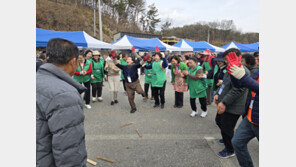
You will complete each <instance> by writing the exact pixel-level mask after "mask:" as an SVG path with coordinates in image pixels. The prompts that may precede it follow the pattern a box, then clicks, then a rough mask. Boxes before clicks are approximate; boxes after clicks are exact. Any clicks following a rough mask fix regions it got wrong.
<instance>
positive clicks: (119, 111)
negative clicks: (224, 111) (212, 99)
mask: <svg viewBox="0 0 296 167" xmlns="http://www.w3.org/2000/svg"><path fill="white" fill-rule="evenodd" d="M143 83H144V77H143V76H141V84H142V85H143ZM120 84H121V85H120V91H119V94H118V97H119V98H118V99H119V103H118V104H116V105H114V106H111V105H110V102H111V101H110V97H109V92H108V89H109V85H108V83H107V82H104V85H105V86H104V87H103V98H104V100H103V102H95V103H91V105H92V109H90V110H88V109H84V110H85V131H86V147H87V153H88V158H89V159H91V160H94V161H96V162H97V163H98V164H97V165H96V166H100V167H111V166H116V167H175V166H176V167H183V166H184V167H195V166H196V167H232V166H239V165H238V162H237V160H236V157H232V158H229V159H220V158H219V157H218V156H217V155H216V153H217V152H218V151H221V150H222V149H223V148H224V147H223V145H220V144H218V143H217V140H218V139H219V138H221V135H220V132H219V129H218V127H217V126H216V124H215V121H214V120H215V115H216V112H215V105H214V104H212V105H210V106H208V111H209V112H208V115H207V117H205V118H201V117H199V116H198V117H194V118H191V117H190V116H189V114H190V113H191V109H190V104H189V94H188V92H187V93H185V94H184V107H183V108H182V109H175V108H173V102H174V91H173V87H172V85H171V84H167V87H166V92H165V97H166V103H165V108H164V109H160V108H158V109H154V108H153V107H152V106H153V101H150V100H148V101H147V102H144V101H143V100H142V96H140V95H137V96H136V100H135V102H136V105H137V108H138V111H137V112H136V113H134V114H130V113H129V111H130V106H129V104H128V100H127V96H125V95H124V93H123V87H122V83H120ZM149 95H150V94H149ZM197 105H198V107H200V105H199V104H198V101H197ZM198 109H199V108H198ZM240 121H241V119H240V120H239V122H240ZM130 122H133V124H132V125H129V126H126V127H122V128H121V125H123V124H127V123H130ZM239 122H238V124H239ZM238 124H237V125H238ZM137 129H138V130H139V131H140V133H141V135H142V138H140V137H139V136H138V134H137V132H136V130H137ZM249 150H250V153H251V156H252V158H253V161H254V165H255V166H256V167H258V166H259V145H258V141H257V139H253V140H252V141H251V142H250V143H249ZM98 155H100V156H102V157H105V158H108V159H111V160H114V163H110V162H106V161H103V160H98V159H97V158H96V157H97V156H98ZM87 166H88V167H90V166H92V165H91V164H87Z"/></svg>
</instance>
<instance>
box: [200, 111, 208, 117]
mask: <svg viewBox="0 0 296 167" xmlns="http://www.w3.org/2000/svg"><path fill="white" fill-rule="evenodd" d="M207 114H208V112H207V111H203V112H202V113H201V114H200V116H201V117H203V118H204V117H206V116H207Z"/></svg>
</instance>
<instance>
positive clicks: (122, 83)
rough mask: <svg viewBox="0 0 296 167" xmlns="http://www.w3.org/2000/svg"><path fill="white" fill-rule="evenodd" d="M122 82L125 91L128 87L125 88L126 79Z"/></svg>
mask: <svg viewBox="0 0 296 167" xmlns="http://www.w3.org/2000/svg"><path fill="white" fill-rule="evenodd" d="M122 84H123V89H124V91H126V88H125V80H122Z"/></svg>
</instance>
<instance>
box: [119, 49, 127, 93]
mask: <svg viewBox="0 0 296 167" xmlns="http://www.w3.org/2000/svg"><path fill="white" fill-rule="evenodd" d="M119 57H120V59H119V61H120V64H121V65H123V66H126V65H127V63H126V60H127V58H128V54H127V53H125V52H123V53H120V54H119ZM120 79H121V80H122V84H123V89H124V94H125V95H126V96H127V92H126V87H125V83H126V81H125V79H124V76H123V70H121V71H120Z"/></svg>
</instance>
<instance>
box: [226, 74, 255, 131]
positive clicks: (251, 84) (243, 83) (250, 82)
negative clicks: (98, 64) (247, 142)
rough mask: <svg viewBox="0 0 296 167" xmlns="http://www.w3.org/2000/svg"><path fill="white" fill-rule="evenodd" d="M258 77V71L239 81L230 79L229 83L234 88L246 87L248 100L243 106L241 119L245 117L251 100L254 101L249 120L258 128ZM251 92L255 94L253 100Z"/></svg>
mask: <svg viewBox="0 0 296 167" xmlns="http://www.w3.org/2000/svg"><path fill="white" fill-rule="evenodd" d="M258 77H259V70H257V71H255V72H254V73H253V74H251V75H247V74H246V75H244V76H243V77H242V78H241V79H240V80H237V79H235V78H234V77H231V81H232V83H233V84H234V86H236V87H246V88H248V89H249V93H248V98H247V101H246V106H245V113H244V114H243V117H245V116H246V115H247V112H248V110H249V106H250V103H251V101H252V100H254V103H253V109H252V114H251V120H252V122H254V123H255V124H257V125H258V126H259V82H257V79H258ZM251 91H253V92H255V93H256V95H255V97H253V98H252V95H251Z"/></svg>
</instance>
